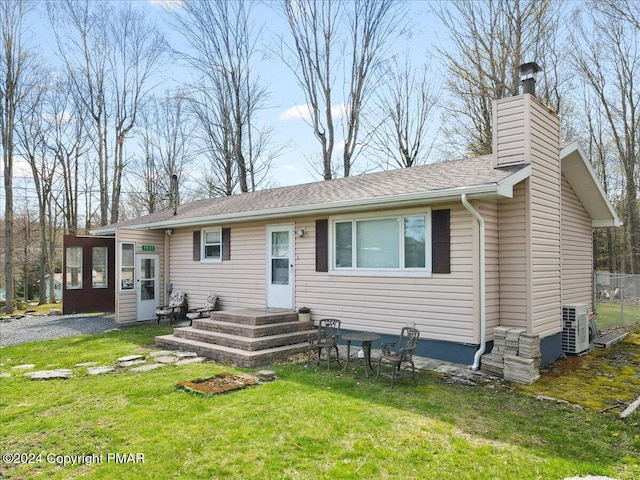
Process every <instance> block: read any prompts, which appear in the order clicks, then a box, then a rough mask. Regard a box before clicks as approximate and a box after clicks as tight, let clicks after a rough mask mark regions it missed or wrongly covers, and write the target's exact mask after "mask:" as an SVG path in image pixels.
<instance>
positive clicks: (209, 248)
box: [201, 228, 222, 262]
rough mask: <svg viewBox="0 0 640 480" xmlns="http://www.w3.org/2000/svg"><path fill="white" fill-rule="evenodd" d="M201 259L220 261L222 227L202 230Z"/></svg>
mask: <svg viewBox="0 0 640 480" xmlns="http://www.w3.org/2000/svg"><path fill="white" fill-rule="evenodd" d="M201 258H202V260H203V261H205V262H206V261H208V262H220V261H222V229H221V228H211V229H204V230H202V256H201Z"/></svg>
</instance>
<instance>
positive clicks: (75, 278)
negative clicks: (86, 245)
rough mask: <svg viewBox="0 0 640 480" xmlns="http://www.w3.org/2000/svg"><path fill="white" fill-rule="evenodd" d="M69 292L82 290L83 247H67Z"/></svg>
mask: <svg viewBox="0 0 640 480" xmlns="http://www.w3.org/2000/svg"><path fill="white" fill-rule="evenodd" d="M66 270H67V271H66V282H67V290H72V289H81V288H82V247H67V267H66Z"/></svg>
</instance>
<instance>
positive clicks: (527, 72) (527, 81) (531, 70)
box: [520, 62, 542, 97]
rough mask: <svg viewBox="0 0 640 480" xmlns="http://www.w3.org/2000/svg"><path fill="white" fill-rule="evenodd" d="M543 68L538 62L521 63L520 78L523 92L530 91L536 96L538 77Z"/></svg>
mask: <svg viewBox="0 0 640 480" xmlns="http://www.w3.org/2000/svg"><path fill="white" fill-rule="evenodd" d="M541 71H542V68H541V67H540V65H538V64H537V63H536V62H529V63H523V64H522V65H520V80H522V93H523V94H525V93H529V94H531V95H533V96H534V97H535V96H536V78H537V76H538V75H537V74H538V72H541Z"/></svg>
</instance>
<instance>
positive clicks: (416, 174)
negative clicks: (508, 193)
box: [98, 155, 524, 231]
mask: <svg viewBox="0 0 640 480" xmlns="http://www.w3.org/2000/svg"><path fill="white" fill-rule="evenodd" d="M522 168H524V166H513V167H507V168H499V169H497V168H494V166H493V157H492V156H490V155H486V156H482V157H476V158H468V159H463V160H457V161H451V162H442V163H434V164H429V165H422V166H416V167H411V168H403V169H398V170H391V171H385V172H376V173H370V174H364V175H359V176H353V177H346V178H338V179H335V180H330V181H320V182H314V183H306V184H302V185H294V186H287V187H280V188H273V189H268V190H260V191H256V192H252V193H245V194H239V195H232V196H228V197H218V198H211V199H206V200H199V201H195V202H191V203H187V204H184V205H180V206H179V207H178V210H177V215H175V216H174V215H173V210H171V209H167V210H162V211H160V212H156V213H152V214H150V215H145V216H143V217H139V218H134V219H130V220H126V221H123V222H120V223H117V224H115V225H111V226H108V227H104V229H109V228H113V227H116V226H118V227H124V226H138V227H145V226H148V225H151V224H158V223H163V222H180V223H184V220H190V219H193V220H196V219H202V218H208V219H214V218H215V217H216V216H221V215H224V216H225V217H228V216H229V215H233V214H237V215H238V216H239V217H242V215H243V214H245V213H247V212H252V213H253V214H255V213H259V212H261V211H264V212H267V211H270V210H274V209H287V208H293V207H296V210H297V211H298V212H300V211H301V209H302V210H304V207H305V206H308V207H309V209H311V208H312V207H315V208H317V207H319V206H323V205H326V206H330V205H331V204H336V203H341V202H355V203H357V202H359V201H361V202H363V203H364V202H370V201H372V200H375V199H380V200H384V199H390V200H391V199H393V198H394V197H398V196H403V195H411V194H416V195H419V194H422V193H424V194H425V198H427V197H428V196H429V194H432V193H434V192H437V191H441V190H450V189H457V188H459V189H466V188H471V187H479V186H484V185H497V184H498V183H499V182H500V181H502V180H504V179H506V178H507V177H509V176H510V175H512V174H514V173H516V172H518V171H519V170H521V169H522ZM158 228H159V226H158ZM100 230H103V229H98V231H100Z"/></svg>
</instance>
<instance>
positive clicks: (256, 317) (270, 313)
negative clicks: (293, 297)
mask: <svg viewBox="0 0 640 480" xmlns="http://www.w3.org/2000/svg"><path fill="white" fill-rule="evenodd" d="M211 320H216V321H218V322H228V323H241V324H244V325H267V324H270V323H283V322H296V321H298V314H297V313H296V312H295V311H294V310H289V309H286V308H247V309H243V310H229V311H226V310H221V311H216V312H211Z"/></svg>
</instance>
